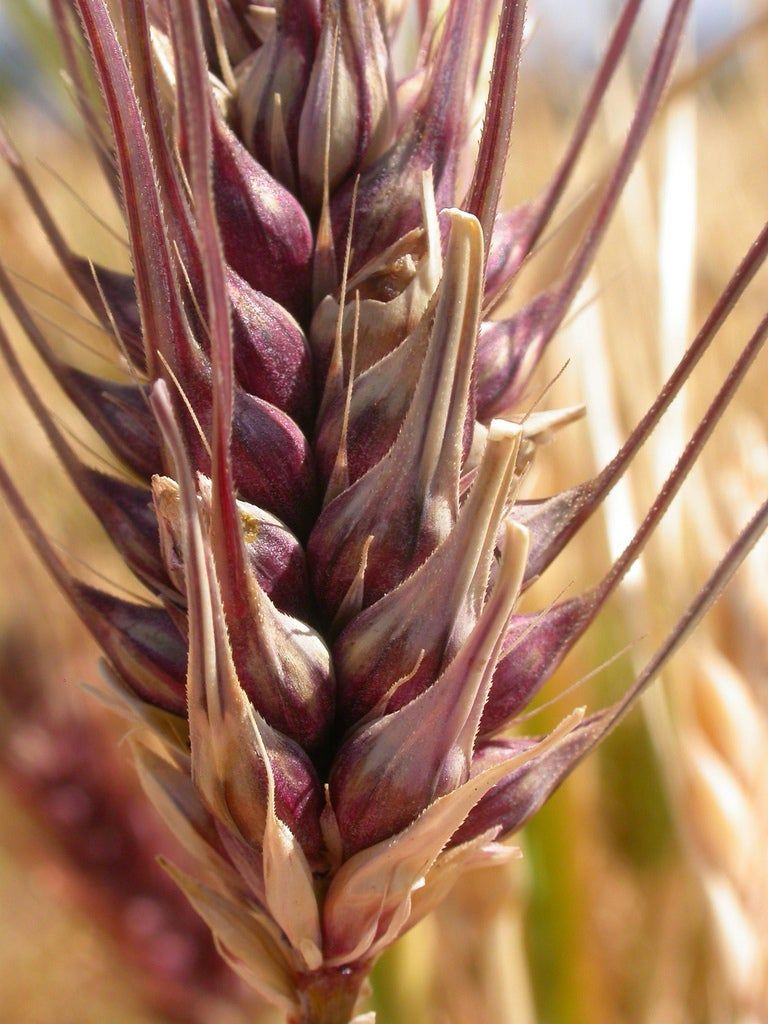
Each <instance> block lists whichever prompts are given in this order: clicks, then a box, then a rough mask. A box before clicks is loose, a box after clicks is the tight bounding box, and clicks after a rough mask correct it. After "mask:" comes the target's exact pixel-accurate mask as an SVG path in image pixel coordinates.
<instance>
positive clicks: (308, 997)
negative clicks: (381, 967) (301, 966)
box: [288, 964, 370, 1024]
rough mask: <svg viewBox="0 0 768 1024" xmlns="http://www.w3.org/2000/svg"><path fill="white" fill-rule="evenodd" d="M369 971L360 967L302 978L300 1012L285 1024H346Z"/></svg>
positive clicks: (362, 965) (326, 971) (366, 966)
mask: <svg viewBox="0 0 768 1024" xmlns="http://www.w3.org/2000/svg"><path fill="white" fill-rule="evenodd" d="M369 967H370V965H369V964H360V965H355V966H346V967H338V968H332V969H327V970H321V971H315V972H314V973H313V974H307V975H305V976H304V977H303V978H302V979H301V980H300V981H299V984H298V992H299V1001H300V1008H301V1009H300V1012H299V1014H298V1015H297V1016H294V1017H291V1018H290V1020H289V1021H288V1024H349V1022H350V1021H351V1020H352V1017H353V1016H354V1013H355V1006H356V1004H357V1001H358V998H359V996H360V989H361V987H362V985H363V982H364V981H365V979H366V978H367V976H368V970H369Z"/></svg>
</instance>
